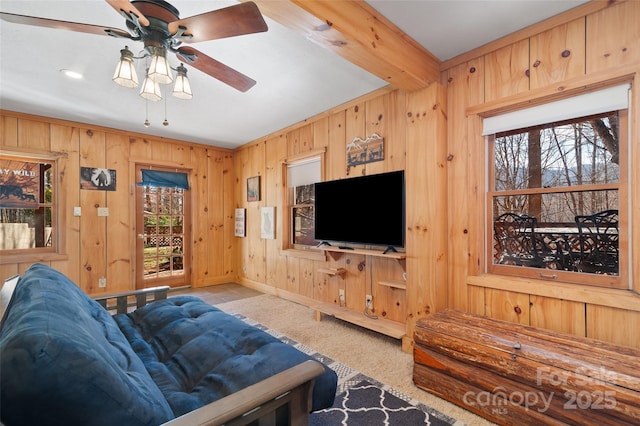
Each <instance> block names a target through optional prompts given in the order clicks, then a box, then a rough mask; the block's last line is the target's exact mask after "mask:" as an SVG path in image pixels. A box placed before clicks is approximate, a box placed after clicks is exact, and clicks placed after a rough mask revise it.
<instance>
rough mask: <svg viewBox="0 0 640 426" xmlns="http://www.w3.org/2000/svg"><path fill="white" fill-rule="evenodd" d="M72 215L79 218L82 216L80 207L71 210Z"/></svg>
mask: <svg viewBox="0 0 640 426" xmlns="http://www.w3.org/2000/svg"><path fill="white" fill-rule="evenodd" d="M73 215H74V216H81V215H82V209H81V208H80V207H74V208H73Z"/></svg>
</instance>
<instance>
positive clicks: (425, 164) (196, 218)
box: [0, 1, 640, 349]
mask: <svg viewBox="0 0 640 426" xmlns="http://www.w3.org/2000/svg"><path fill="white" fill-rule="evenodd" d="M575 10H577V11H578V12H575ZM575 10H574V11H570V12H568V13H566V14H563V15H560V16H558V17H554V18H552V19H550V20H548V21H545V22H543V23H541V24H539V25H535V26H532V27H529V28H527V29H524V30H522V31H520V32H518V33H514V34H512V35H510V36H508V37H506V38H504V39H501V40H499V41H497V42H495V43H491V44H489V45H486V46H483V47H482V48H479V49H477V50H475V51H472V52H468V53H466V54H464V55H462V56H461V57H458V58H454V59H452V60H449V61H447V62H445V63H444V64H443V67H442V73H441V75H442V78H441V82H440V83H434V84H432V85H431V86H429V87H428V88H426V89H422V90H419V91H416V92H411V93H408V92H404V91H401V90H389V89H386V90H383V91H379V92H376V93H374V94H371V95H369V96H365V97H363V98H361V99H358V100H355V101H353V102H350V103H348V104H346V105H343V106H339V107H336V108H334V109H332V110H329V111H327V112H325V113H323V114H320V115H319V116H317V117H314V118H312V119H309V120H308V121H306V122H304V123H300V124H299V125H296V126H292V127H291V128H289V129H284V130H282V131H281V132H278V133H277V134H273V135H267V136H265V137H264V138H261V139H259V140H257V141H253V142H251V143H249V144H247V145H245V146H243V147H241V148H239V149H238V150H236V151H234V152H230V151H227V150H223V149H216V148H212V147H208V146H202V145H195V144H189V143H185V142H180V141H172V140H165V139H158V138H152V137H147V136H144V135H131V134H128V133H125V132H122V131H118V130H113V129H102V128H92V127H91V126H86V125H82V124H77V123H68V122H61V121H58V120H54V119H45V118H40V117H31V116H24V115H21V114H16V113H11V112H6V111H3V112H1V119H0V126H1V127H0V137H2V140H1V141H0V147H2V148H3V149H8V150H15V149H24V150H34V151H44V152H60V153H62V154H63V156H62V157H61V158H60V161H59V165H60V171H61V178H60V186H59V191H60V195H61V200H62V201H61V206H60V207H61V212H62V214H61V217H60V226H61V231H62V235H61V241H63V243H64V252H65V254H66V256H65V257H64V258H62V259H55V260H50V261H48V263H50V264H51V265H52V266H54V267H56V268H57V269H59V270H61V271H62V272H64V273H66V274H67V275H69V276H70V277H71V278H72V279H73V280H75V281H76V282H78V283H79V285H80V286H81V288H82V289H83V290H85V291H86V292H88V293H91V294H95V293H99V292H101V291H104V290H103V289H98V288H97V279H98V277H100V276H105V277H107V282H108V286H107V289H106V291H107V292H116V291H121V290H128V289H131V288H133V287H132V286H133V274H134V265H133V263H132V262H133V261H132V259H133V247H134V238H135V236H134V235H133V232H132V229H133V211H132V207H131V205H132V189H131V185H133V170H134V167H133V165H134V164H135V163H137V162H142V163H151V164H158V165H164V166H175V167H180V168H186V169H189V170H190V179H191V184H192V190H191V192H192V197H193V198H192V201H193V202H192V205H193V227H194V228H193V236H194V237H193V244H192V253H193V259H194V260H193V272H192V277H193V284H194V285H195V286H202V285H210V284H216V283H220V282H225V281H231V280H236V281H238V282H240V283H243V284H245V285H249V286H253V287H256V288H259V289H261V290H263V291H267V292H270V293H273V294H277V295H280V296H282V297H286V298H289V299H292V300H296V301H300V302H302V303H306V304H309V305H313V304H314V303H319V302H326V303H335V304H337V303H338V292H339V289H341V288H342V289H344V290H346V292H347V306H349V307H351V308H353V309H354V311H362V308H363V304H362V301H363V299H364V295H365V294H366V293H367V292H369V291H371V292H372V294H373V296H374V306H375V313H376V314H377V315H379V316H380V317H382V318H386V319H390V320H392V321H396V322H398V323H404V324H406V331H407V335H408V336H412V333H413V329H414V324H415V321H416V320H417V319H418V318H420V317H422V316H425V315H428V314H430V313H433V312H436V311H439V310H442V309H443V308H445V307H452V308H457V309H461V310H465V311H469V312H474V313H481V314H486V315H488V316H491V317H494V318H498V319H506V320H509V321H513V322H517V323H522V324H530V325H533V326H537V327H544V328H549V329H552V330H557V331H563V332H568V333H571V334H576V335H583V336H585V335H586V336H590V337H594V338H597V339H601V340H605V341H610V342H614V343H619V344H623V345H628V346H633V347H640V329H639V327H640V298H639V296H638V291H639V290H640V256H638V255H637V253H638V252H640V229H639V228H640V227H639V226H635V227H634V234H633V235H632V240H631V246H632V248H633V249H634V251H635V253H636V255H635V257H634V260H633V265H632V266H633V270H634V273H633V276H632V278H631V279H632V290H628V291H627V290H608V289H601V288H595V287H588V286H579V285H574V284H562V283H549V282H544V281H540V280H518V279H513V278H506V277H498V276H489V275H487V274H485V273H484V257H483V251H484V244H483V240H484V235H483V232H484V231H483V229H484V219H483V215H484V210H483V205H484V187H483V182H484V174H485V170H484V161H483V160H482V159H483V158H484V155H485V154H484V149H485V148H484V140H483V138H482V137H481V136H480V134H481V125H482V122H481V118H480V116H479V114H478V111H482V110H487V109H489V108H494V107H495V108H498V107H503V108H508V107H509V106H511V105H513V104H515V103H519V104H522V103H526V102H527V101H528V100H531V99H534V98H535V97H537V96H539V95H540V94H541V93H542V94H546V95H548V94H550V93H553V92H554V91H556V90H559V89H558V88H559V87H565V88H571V87H578V86H580V85H585V84H593V83H597V82H598V81H601V80H607V79H610V78H615V77H616V76H618V75H619V74H625V73H626V74H629V75H638V72H640V29H639V26H640V24H639V23H640V2H637V1H626V2H593V3H589V4H587V6H586V7H583V8H577V9H575ZM564 50H570V51H571V55H569V56H568V57H567V58H562V56H561V55H560V53H561V52H562V51H564ZM536 61H540V62H539V64H538V66H537V67H534V66H533V64H534V63H535V62H536ZM527 70H529V73H528V74H529V76H528V77H527ZM635 85H636V86H637V83H636V84H635ZM633 104H634V109H633V111H634V114H633V116H632V117H631V121H632V126H633V127H632V135H631V138H632V141H633V143H632V144H633V150H632V158H631V170H632V177H631V181H632V182H634V185H632V186H633V189H632V191H633V193H632V203H633V204H632V218H631V220H632V223H635V224H637V223H640V185H635V183H636V182H640V149H637V147H638V130H637V129H638V125H639V123H640V119H639V117H640V90H635V91H634V99H633ZM474 108H475V109H476V110H475V111H474ZM373 132H377V133H379V134H380V135H382V136H383V137H384V138H385V160H384V161H382V162H379V163H371V164H368V165H367V166H366V167H363V166H359V167H354V168H351V169H350V170H349V174H347V170H346V154H345V150H346V143H348V142H350V141H351V140H352V139H353V138H354V137H355V136H361V137H363V136H368V135H370V134H371V133H373ZM318 149H320V150H324V151H325V153H326V154H325V156H326V164H325V170H324V175H325V179H338V178H347V177H349V176H356V175H360V174H363V173H367V174H372V173H380V172H384V171H391V170H399V169H405V171H406V183H407V217H406V220H407V238H406V252H407V262H406V272H407V289H406V290H398V289H394V288H392V287H387V286H381V285H376V283H377V282H378V281H379V280H389V279H401V275H402V269H401V268H400V267H399V266H398V264H397V262H395V261H393V260H389V259H372V258H370V257H369V256H363V255H358V254H348V255H344V256H342V257H340V258H339V259H338V260H334V259H332V258H331V257H328V258H324V257H321V256H317V255H316V256H313V255H308V256H300V255H295V254H294V253H289V252H286V251H283V250H282V240H281V238H282V236H283V234H284V233H283V230H282V221H281V215H282V214H284V213H285V211H284V206H283V205H282V191H284V190H285V188H284V187H283V180H282V161H283V159H285V158H287V157H291V156H294V155H299V154H301V153H304V152H310V151H312V150H318ZM84 165H87V166H91V167H107V168H115V169H116V170H117V173H118V182H119V185H118V190H117V191H115V192H113V193H102V192H98V191H80V190H79V184H78V182H79V169H80V167H81V166H84ZM252 176H260V178H261V190H262V191H261V192H262V196H261V200H260V201H258V202H247V201H246V179H247V178H248V177H252ZM120 182H123V184H120ZM90 192H91V193H90ZM73 206H81V207H82V210H83V216H82V217H81V218H76V217H73V215H72V209H73ZM96 206H106V207H111V208H110V213H111V214H110V216H109V217H108V218H97V217H96V214H95V207H96ZM262 206H274V207H275V208H276V223H277V228H276V239H275V240H262V239H261V238H260V231H259V229H260V207H262ZM235 208H246V209H247V237H246V238H237V237H234V236H233V234H234V232H233V216H234V209H235ZM123 241H125V243H123ZM363 262H364V267H363V268H358V265H361V264H362V263H363ZM29 264H30V263H29V262H27V261H25V262H17V263H5V262H0V276H1V277H2V278H4V277H8V276H10V275H13V274H15V273H19V272H22V271H23V270H24V269H25V268H26V267H27V266H28V265H29ZM337 267H343V268H345V269H346V270H347V274H346V275H345V279H342V278H340V277H339V276H329V275H327V274H323V273H320V272H318V270H319V269H321V268H337ZM360 269H362V270H360ZM516 308H518V309H516ZM518 312H519V313H518ZM409 343H410V342H409ZM405 349H410V348H406V347H405Z"/></svg>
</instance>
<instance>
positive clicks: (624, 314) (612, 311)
mask: <svg viewBox="0 0 640 426" xmlns="http://www.w3.org/2000/svg"><path fill="white" fill-rule="evenodd" d="M586 317H587V318H586V321H587V337H591V338H593V339H598V340H604V341H607V342H611V343H615V344H618V345H623V346H630V347H633V348H640V312H639V311H630V310H626V309H617V308H611V307H608V306H597V305H587V315H586Z"/></svg>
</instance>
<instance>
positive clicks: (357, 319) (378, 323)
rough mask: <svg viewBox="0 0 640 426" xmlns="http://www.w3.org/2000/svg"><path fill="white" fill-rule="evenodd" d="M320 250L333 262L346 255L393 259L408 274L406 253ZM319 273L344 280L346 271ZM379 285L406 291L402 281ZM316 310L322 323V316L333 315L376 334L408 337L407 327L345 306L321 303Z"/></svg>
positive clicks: (329, 247) (329, 248) (326, 270)
mask: <svg viewBox="0 0 640 426" xmlns="http://www.w3.org/2000/svg"><path fill="white" fill-rule="evenodd" d="M318 249H319V250H322V251H324V252H325V253H326V254H328V255H329V256H331V258H332V259H333V260H339V259H340V258H341V257H342V256H343V255H345V254H355V255H363V256H374V257H381V258H387V259H393V260H395V261H396V262H398V264H399V265H400V267H401V268H402V270H403V271H404V272H406V259H407V256H406V253H398V252H393V251H388V252H386V253H385V252H383V251H381V250H371V249H361V248H344V247H334V246H322V247H318ZM318 272H320V273H323V274H326V275H329V276H339V277H341V278H342V279H344V278H345V274H346V270H345V269H344V268H319V269H318ZM377 284H378V285H383V286H387V287H391V288H395V289H399V290H406V288H407V285H406V281H401V280H380V281H378V283H377ZM313 308H314V309H315V318H316V320H318V321H320V320H321V318H322V314H325V315H331V316H333V317H335V318H338V319H341V320H343V321H347V322H350V323H352V324H356V325H358V326H361V327H364V328H367V329H369V330H373V331H375V332H378V333H381V334H384V335H387V336H390V337H393V338H395V339H403V338H404V337H405V336H406V325H405V324H404V323H400V322H397V321H391V320H388V319H384V318H371V317H368V316H366V315H364V314H363V312H362V311H359V310H355V309H352V308H348V307H345V306H339V305H336V304H335V303H329V302H326V303H319V304H316V305H314V306H313Z"/></svg>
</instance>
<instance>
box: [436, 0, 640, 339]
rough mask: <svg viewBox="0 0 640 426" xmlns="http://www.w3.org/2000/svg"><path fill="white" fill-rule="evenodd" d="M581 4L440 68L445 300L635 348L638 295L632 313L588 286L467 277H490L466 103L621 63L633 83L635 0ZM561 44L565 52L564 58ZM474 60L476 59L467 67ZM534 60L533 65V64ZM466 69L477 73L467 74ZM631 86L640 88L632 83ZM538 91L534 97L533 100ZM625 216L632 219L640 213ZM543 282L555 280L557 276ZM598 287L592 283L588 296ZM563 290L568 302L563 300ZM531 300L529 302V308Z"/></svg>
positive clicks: (611, 71) (639, 236) (472, 124)
mask: <svg viewBox="0 0 640 426" xmlns="http://www.w3.org/2000/svg"><path fill="white" fill-rule="evenodd" d="M581 10H584V12H585V15H583V16H580V15H576V13H574V12H570V13H568V14H567V16H568V17H570V19H563V18H562V17H554V18H553V19H550V20H549V22H555V23H557V25H546V24H544V23H543V24H540V25H539V26H538V27H539V28H540V32H538V33H535V32H534V31H532V29H531V28H533V27H531V28H527V29H525V30H522V31H521V32H516V33H513V34H510V35H509V36H507V37H505V38H504V40H506V41H507V42H504V43H501V42H500V41H498V42H496V43H492V44H491V45H494V46H496V47H497V48H496V50H495V51H490V50H489V49H487V47H486V46H484V47H482V48H479V49H477V50H476V51H471V52H467V53H466V54H465V55H464V57H465V58H479V59H482V61H479V60H476V59H474V60H471V61H469V63H464V64H460V62H458V65H454V66H452V67H450V68H446V69H443V70H442V73H441V74H442V78H441V80H442V82H443V84H446V85H447V97H448V104H449V108H448V119H449V126H448V131H449V133H448V146H449V152H450V157H449V158H450V162H449V182H448V188H449V190H448V194H449V200H448V206H449V209H448V219H449V225H448V233H449V234H448V235H449V243H448V254H449V260H448V265H449V269H448V272H449V276H448V283H449V292H448V294H449V300H448V305H449V306H450V307H453V308H457V309H463V310H465V309H467V310H469V311H471V312H475V313H484V314H485V315H489V316H492V317H494V318H499V319H507V320H509V321H513V322H522V323H526V322H527V321H530V323H531V325H533V326H538V327H544V328H550V329H554V330H558V331H562V332H566V333H571V334H576V335H584V334H587V335H588V336H589V337H595V338H598V339H601V340H605V341H610V342H616V343H622V344H626V345H630V346H635V347H640V343H639V342H638V337H637V336H638V334H639V333H638V331H637V329H636V328H634V327H635V326H633V327H627V326H626V325H627V324H630V323H633V324H635V323H637V318H635V316H636V315H637V314H638V312H640V298H639V299H638V310H637V311H635V310H634V311H628V310H622V309H617V308H613V307H605V306H600V305H598V304H597V302H595V301H596V300H599V298H598V297H597V296H589V295H590V294H591V292H590V290H591V287H589V286H579V285H577V286H576V287H575V292H573V293H571V294H569V295H567V294H565V295H564V298H563V299H560V298H555V297H553V295H554V292H553V291H552V288H550V290H549V291H548V292H543V293H545V294H544V295H541V294H537V295H533V294H531V295H529V294H527V289H526V287H525V288H522V291H521V292H520V291H516V292H511V291H507V290H503V289H492V288H484V287H477V286H469V285H468V284H467V277H469V276H474V280H473V282H474V284H476V283H479V282H480V283H481V282H483V281H487V282H488V283H489V282H491V280H492V277H491V276H490V275H483V273H484V270H485V259H484V248H483V247H482V246H481V245H480V244H478V242H479V241H483V240H484V230H483V229H482V228H483V227H484V214H485V213H484V208H483V205H484V200H483V197H484V195H483V191H484V190H483V188H482V187H483V181H484V176H485V161H480V160H479V159H481V158H484V152H483V150H484V147H485V141H484V138H483V137H482V136H481V127H482V118H481V117H479V116H476V115H467V108H468V107H474V109H476V110H477V109H478V108H477V106H481V105H483V104H484V103H491V102H492V101H495V100H501V99H506V100H505V101H503V102H494V103H493V104H494V105H499V106H500V107H501V108H505V109H508V107H509V104H508V100H509V99H510V97H511V99H513V100H514V102H520V103H522V104H525V103H526V102H527V96H528V93H529V91H530V90H532V91H538V93H541V92H545V91H546V92H549V91H553V90H558V89H560V90H562V88H563V83H564V82H565V81H567V82H568V83H570V82H571V81H576V79H581V80H580V81H581V82H582V84H597V83H600V82H606V81H607V79H610V78H615V77H616V76H618V74H619V73H618V74H616V70H617V69H620V68H621V67H626V68H625V69H627V70H630V72H633V69H634V68H635V69H636V70H638V71H636V73H635V76H636V80H637V77H638V75H639V72H640V54H638V52H639V50H640V25H638V22H640V2H636V1H618V2H610V3H608V4H607V5H605V6H600V5H598V6H597V7H595V6H594V8H590V7H589V8H584V9H581ZM565 51H568V52H567V53H569V54H568V55H567V53H565V56H562V52H565ZM525 60H526V62H525ZM538 61H539V62H538ZM470 62H475V64H474V65H473V67H471V66H470ZM536 62H538V64H537V65H538V66H537V67H535V66H534V64H536ZM451 63H452V64H454V62H451ZM525 64H526V65H525ZM472 68H473V69H474V73H471V72H470V70H471V69H472ZM527 68H528V69H529V70H530V75H531V78H530V88H529V87H527V80H526V79H525V78H524V77H523V73H522V71H524V70H526V69H527ZM634 86H637V81H635V82H634ZM480 94H483V95H484V96H481V95H480ZM534 96H535V95H534V94H533V95H531V99H532V100H534V99H535V98H534ZM638 102H640V95H639V93H638V91H637V90H636V91H635V92H634V100H633V103H634V105H635V104H637V103H638ZM631 111H633V112H634V117H632V118H631V122H632V123H633V124H632V130H631V132H632V135H631V140H632V141H634V140H636V139H637V135H638V130H637V125H638V123H640V114H639V113H638V111H639V110H638V108H636V107H635V106H634V107H632V109H631ZM633 146H635V145H633V144H632V147H633ZM639 152H640V151H639V150H635V149H632V152H631V170H632V178H631V181H632V182H636V181H638V179H636V177H637V175H638V172H637V169H638V166H639V165H640V153H639ZM460 156H466V159H465V160H464V161H458V160H459V157H460ZM639 203H640V187H638V185H636V186H633V187H632V206H631V211H632V212H636V213H635V215H636V216H637V215H638V214H637V211H638V208H637V207H638V205H640V204H639ZM630 220H631V221H634V220H636V221H637V217H633V218H630ZM633 232H634V233H633V235H632V238H631V245H632V248H633V250H634V252H637V251H638V245H639V244H640V233H638V232H637V230H634V231H633ZM635 259H636V260H634V261H633V262H634V268H633V270H634V276H633V277H631V283H630V286H631V287H632V288H633V289H635V290H636V291H638V289H640V274H639V273H638V268H637V265H639V264H640V262H639V261H638V260H637V256H635ZM475 276H478V279H476V278H475ZM543 285H544V283H543ZM549 285H550V286H553V283H549ZM596 291H597V289H595V288H594V292H593V293H594V294H595V292H596ZM621 291H623V290H621ZM538 293H539V289H538ZM625 294H627V293H626V292H625ZM567 296H569V299H572V300H567V298H566V297H567ZM632 297H633V296H632ZM529 303H531V304H532V305H531V306H530V309H529ZM603 305H609V306H613V305H612V304H611V303H610V302H609V303H607V302H606V301H603ZM516 306H517V307H519V308H520V309H521V313H520V314H518V313H516V312H515V307H516ZM527 310H529V312H527ZM585 311H586V312H587V315H586V321H585V315H584V312H585ZM630 313H631V314H630ZM634 321H635V322H634ZM623 324H624V326H621V325H623ZM634 333H635V334H634Z"/></svg>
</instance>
